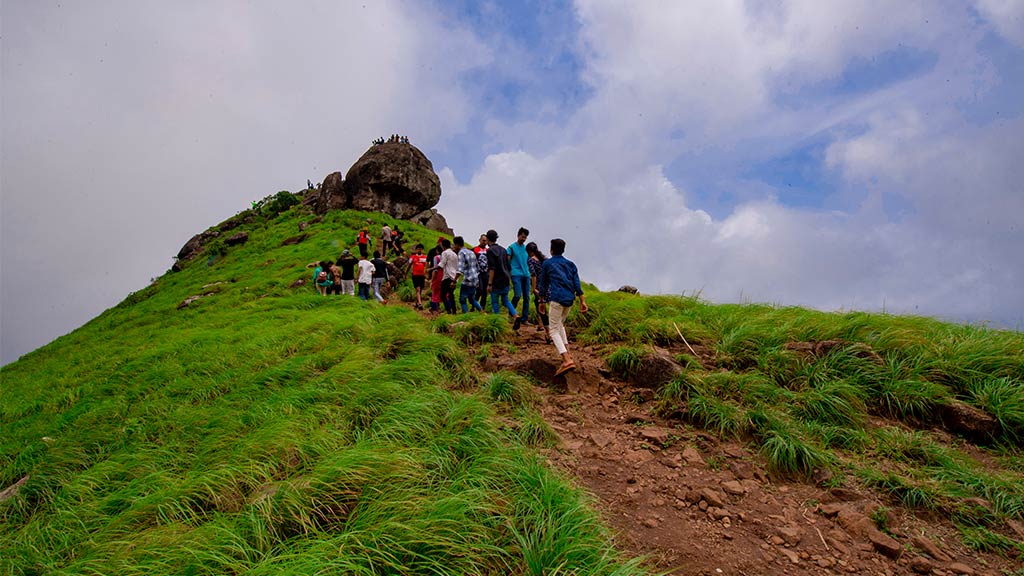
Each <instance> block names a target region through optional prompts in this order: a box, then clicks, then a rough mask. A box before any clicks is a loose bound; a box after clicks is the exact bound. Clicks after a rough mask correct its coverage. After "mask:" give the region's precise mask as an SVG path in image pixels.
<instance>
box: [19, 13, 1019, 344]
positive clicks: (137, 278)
mask: <svg viewBox="0 0 1024 576" xmlns="http://www.w3.org/2000/svg"><path fill="white" fill-rule="evenodd" d="M0 10H2V15H0V16H2V18H0V25H2V34H0V37H2V44H0V46H2V52H3V54H2V56H3V62H2V64H3V74H4V78H3V83H2V91H3V94H2V97H3V118H2V122H3V123H2V130H3V142H2V145H3V154H2V170H0V189H2V197H0V216H2V238H0V240H2V246H0V256H2V259H0V288H2V290H0V326H2V328H0V348H2V360H3V362H9V361H11V360H13V359H15V358H17V357H18V356H19V355H21V354H23V353H25V352H27V351H29V350H31V349H33V348H35V347H37V346H39V345H42V344H44V343H46V342H47V341H49V340H52V339H53V338H54V337H56V336H59V335H60V334H63V333H66V332H68V331H70V330H72V329H74V328H76V327H77V326H80V325H81V324H82V323H84V322H86V321H88V320H89V319H90V318H92V317H94V316H96V315H97V314H98V313H99V312H101V311H102V310H103V309H105V308H107V307H109V306H111V305H113V304H116V303H117V302H118V301H120V300H121V299H122V298H123V297H124V296H125V295H126V294H127V293H128V292H130V291H132V290H137V289H139V288H141V287H143V286H145V284H146V283H147V282H148V281H149V280H150V278H153V277H156V276H159V275H160V274H162V273H164V272H165V271H166V270H167V268H168V267H169V266H170V264H171V263H172V261H171V258H170V257H171V256H172V255H173V254H175V253H176V252H177V250H178V249H179V248H180V246H181V245H182V244H183V243H184V242H185V241H186V240H187V239H188V238H189V237H190V236H191V235H192V234H194V233H196V232H198V231H200V230H203V229H205V228H206V227H208V226H210V225H211V224H214V223H216V222H219V221H220V220H223V219H224V218H226V217H228V216H230V215H232V214H234V213H235V212H237V211H238V210H241V209H244V208H245V207H246V206H248V203H249V202H250V201H251V200H253V199H257V198H262V197H264V196H266V195H268V194H272V193H274V192H276V191H278V190H281V189H290V190H297V189H298V188H300V187H301V186H303V185H304V184H305V182H306V179H307V178H308V179H310V180H313V181H319V180H321V179H322V178H323V177H325V176H326V175H327V174H328V173H330V172H333V171H342V172H344V171H345V170H347V168H348V166H350V165H351V164H352V163H353V162H354V161H355V160H356V159H357V158H358V157H359V155H360V154H362V152H363V151H364V150H365V149H366V147H367V145H368V144H369V142H370V140H372V139H373V138H376V137H378V136H381V135H387V134H391V133H395V132H400V133H404V134H408V135H409V136H410V137H411V138H412V141H413V143H414V144H415V145H417V146H418V147H419V148H420V149H422V150H423V151H424V152H425V153H426V154H427V156H428V157H429V158H430V159H431V160H432V162H433V164H434V167H435V169H436V170H437V172H438V173H439V174H440V176H441V178H442V186H443V195H442V199H441V203H440V204H439V206H438V208H439V210H440V211H441V212H442V213H443V214H445V216H446V217H447V218H448V220H449V222H450V224H452V226H453V227H454V228H455V229H456V232H457V233H460V234H463V235H465V236H467V237H476V235H478V234H479V233H480V232H482V231H484V230H486V229H488V228H495V229H497V230H498V231H499V233H500V234H501V235H502V237H503V239H509V238H511V237H512V235H513V232H514V231H515V230H516V229H517V228H518V227H519V226H526V227H528V228H530V229H531V231H532V232H533V234H532V235H531V238H532V239H534V240H537V241H538V243H540V244H541V245H542V246H543V245H545V244H546V242H547V239H549V238H551V237H554V236H561V237H564V238H565V239H566V240H567V242H568V251H567V253H568V255H569V256H570V257H572V258H574V259H575V260H576V261H577V263H578V264H579V265H580V269H581V270H582V272H583V276H584V277H585V278H586V279H587V280H588V281H591V282H594V283H596V284H598V285H599V286H600V287H601V288H604V289H614V288H617V287H618V286H619V285H622V284H633V285H636V286H639V287H640V288H641V290H642V291H643V292H646V293H669V294H679V293H695V292H700V293H701V294H702V295H703V297H705V298H707V299H710V300H712V301H715V302H733V301H757V302H769V303H777V304H784V305H803V306H812V307H815V308H820V309H825V310H849V309H858V310H860V309H863V310H882V309H883V308H884V309H885V310H887V311H889V312H896V313H915V314H927V315H933V316H938V317H941V318H945V319H950V320H956V321H968V322H987V323H992V324H994V325H998V326H1005V327H1010V328H1018V329H1019V328H1020V327H1021V326H1024V296H1022V294H1024V291H1021V290H1020V289H1019V286H1021V285H1022V284H1024V263H1022V262H1024V259H1022V258H1020V256H1019V250H1020V247H1021V246H1024V230H1022V227H1021V225H1020V219H1021V216H1020V215H1021V214H1024V189H1022V182H1024V163H1022V162H1021V161H1020V160H1021V158H1024V144H1022V142H1024V105H1022V102H1024V98H1022V97H1021V95H1022V94H1024V0H974V1H970V0H929V1H921V2H916V1H900V2H895V1H881V0H863V1H860V2H838V1H837V2H821V1H820V0H816V1H811V0H784V1H780V2H744V1H739V0H736V1H727V0H721V1H718V0H716V1H710V0H709V1H706V2H629V3H624V2H613V1H601V0H578V1H576V2H532V1H531V2H474V1H468V0H467V1H463V2H432V1H430V0H418V1H417V0H404V1H402V0H394V1H380V2H373V3H366V4H362V3H337V2H330V1H326V0H324V1H320V0H316V1H314V0H309V1H301V2H295V3H290V4H287V5H284V4H275V3H270V2H255V3H254V2H243V1H241V0H239V1H237V2H234V1H224V2H218V3H214V4H209V3H202V2H177V3H166V2H157V1H143V2H134V1H128V0H103V1H96V2H60V3H58V2H36V1H28V0H14V1H7V2H4V3H3V5H2V8H0ZM54 259H58V260H60V261H61V262H62V264H61V265H62V268H63V269H64V270H65V271H66V272H67V273H68V274H70V275H71V276H73V277H74V278H75V279H76V280H75V286H76V289H75V290H72V291H68V290H64V289H61V288H60V287H59V286H50V285H47V284H46V283H40V282H39V281H38V279H39V278H40V277H43V276H44V275H45V274H46V273H47V270H48V269H50V267H51V266H52V264H51V263H52V262H53V260H54Z"/></svg>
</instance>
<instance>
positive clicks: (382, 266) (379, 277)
mask: <svg viewBox="0 0 1024 576" xmlns="http://www.w3.org/2000/svg"><path fill="white" fill-rule="evenodd" d="M370 263H371V264H373V277H372V283H373V297H374V298H376V299H377V302H380V303H381V304H387V303H388V301H387V300H385V299H384V297H383V296H381V294H380V287H381V286H383V285H384V283H385V282H387V281H388V263H387V262H385V261H384V259H383V258H381V257H380V251H378V250H374V251H373V260H370Z"/></svg>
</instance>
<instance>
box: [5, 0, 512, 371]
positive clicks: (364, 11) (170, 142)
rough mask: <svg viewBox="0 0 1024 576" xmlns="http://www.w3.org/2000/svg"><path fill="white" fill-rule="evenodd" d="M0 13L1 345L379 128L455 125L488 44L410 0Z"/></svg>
mask: <svg viewBox="0 0 1024 576" xmlns="http://www.w3.org/2000/svg"><path fill="white" fill-rule="evenodd" d="M2 26H3V34H2V36H3V43H4V49H3V70H4V82H3V103H4V105H3V119H2V121H3V150H4V154H3V160H2V170H0V172H2V180H3V182H2V186H3V214H2V224H3V226H2V229H3V232H2V233H3V241H2V261H3V278H2V283H3V286H2V322H0V324H2V330H3V332H2V340H3V342H2V360H3V362H9V361H11V360H13V359H15V358H16V357H17V356H18V355H20V354H22V353H25V352H27V351H28V350H30V349H32V348H34V347H36V346H39V345H41V344H43V343H45V342H47V341H48V340H50V339H52V338H53V337H54V336H56V335H57V334H61V333H64V332H67V331H69V330H71V329H74V328H75V327H77V326H79V325H81V324H82V323H83V322H85V321H87V320H88V319H90V318H92V317H93V316H95V315H96V314H97V313H99V312H100V311H101V310H103V309H104V308H106V307H108V306H110V305H113V304H115V303H116V302H118V301H119V300H121V299H122V298H124V297H125V296H126V295H127V294H128V293H129V292H130V291H133V290H137V289H139V288H142V287H143V286H145V285H146V283H147V282H148V280H149V279H150V278H151V277H154V276H159V275H160V274H162V273H163V272H164V271H166V270H167V269H168V268H169V266H170V265H171V263H172V260H171V256H173V255H174V254H176V253H177V251H178V249H179V248H180V247H181V245H182V244H184V242H185V241H186V240H188V238H189V237H190V236H192V235H193V234H195V233H197V232H200V231H202V230H204V229H205V228H206V227H208V226H210V225H212V224H215V223H217V222H219V221H221V220H223V219H225V218H227V217H229V216H231V215H232V214H234V213H235V212H237V211H238V210H240V209H243V208H244V207H246V206H248V203H249V201H250V200H253V199H258V198H262V197H264V196H267V195H269V194H273V193H275V192H277V191H278V190H281V189H287V190H296V189H299V188H300V187H303V186H304V185H305V182H306V179H311V180H314V181H319V180H320V179H321V178H323V177H324V176H325V175H326V174H328V173H329V172H331V171H334V170H342V171H344V170H346V169H347V168H348V166H349V165H350V164H351V163H352V162H354V161H355V159H356V158H358V157H359V155H360V154H361V153H362V152H363V151H364V150H365V149H366V147H367V145H368V144H369V142H370V141H371V140H372V139H373V138H376V137H378V136H381V135H386V134H389V133H392V132H399V131H401V132H402V133H405V134H409V135H410V136H412V137H413V139H414V141H415V142H416V144H418V145H419V146H421V147H423V148H425V149H429V148H431V147H436V146H438V145H440V144H442V143H443V142H445V141H446V140H448V139H450V138H451V137H452V135H453V134H458V133H460V132H462V131H463V130H464V129H465V127H466V124H467V122H468V121H469V119H470V118H472V117H473V109H474V101H473V100H472V98H471V97H470V95H469V94H468V92H467V91H466V90H464V89H463V87H462V86H461V85H460V82H459V79H460V78H461V76H463V75H464V74H466V73H467V72H468V71H471V70H473V69H476V68H479V67H481V66H486V65H488V63H490V62H491V61H492V60H493V58H494V55H493V53H492V52H491V48H490V47H489V46H487V45H486V44H484V43H483V42H481V41H480V40H479V39H478V38H477V37H476V35H475V34H474V32H473V31H472V30H469V29H466V28H465V27H463V26H460V25H459V24H458V23H457V22H452V21H450V20H446V19H445V18H444V17H443V16H442V15H441V14H440V13H438V12H436V11H434V10H432V9H431V7H430V6H428V5H421V4H407V3H403V2H367V3H364V4H359V3H340V4H339V3H336V2H303V3H300V4H295V5H287V6H286V5H283V4H282V5H274V4H266V3H256V4H253V3H249V2H218V3H216V4H204V3H199V4H196V3H171V4H161V3H139V2H131V1H117V0H112V1H107V2H102V3H96V2H93V3H75V2H71V3H63V4H52V3H34V2H13V3H5V5H4V16H3V20H2ZM55 269H56V270H59V271H60V273H59V275H60V277H61V278H62V279H61V280H60V281H58V282H52V281H45V280H44V279H45V278H48V277H52V276H53V275H54V270H55Z"/></svg>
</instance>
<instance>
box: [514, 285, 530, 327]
mask: <svg viewBox="0 0 1024 576" xmlns="http://www.w3.org/2000/svg"><path fill="white" fill-rule="evenodd" d="M512 290H513V291H514V293H515V296H513V297H512V307H513V308H518V307H519V298H522V299H523V313H522V314H521V316H522V317H523V320H527V319H529V318H530V277H529V276H513V277H512Z"/></svg>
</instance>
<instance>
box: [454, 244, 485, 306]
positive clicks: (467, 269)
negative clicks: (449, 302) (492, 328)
mask: <svg viewBox="0 0 1024 576" xmlns="http://www.w3.org/2000/svg"><path fill="white" fill-rule="evenodd" d="M452 243H454V244H455V248H456V253H457V254H458V255H459V274H461V275H462V286H461V287H460V288H459V305H460V306H462V313H463V314H465V313H467V312H469V309H468V306H467V304H466V302H467V301H468V302H469V304H470V305H472V306H473V309H474V310H476V311H477V312H483V311H484V309H483V307H482V306H480V303H479V302H477V301H476V287H477V282H478V278H479V277H480V268H479V266H478V265H477V257H476V254H474V253H473V251H472V250H467V249H466V246H465V241H464V240H463V239H462V236H456V237H455V239H454V240H452Z"/></svg>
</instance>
